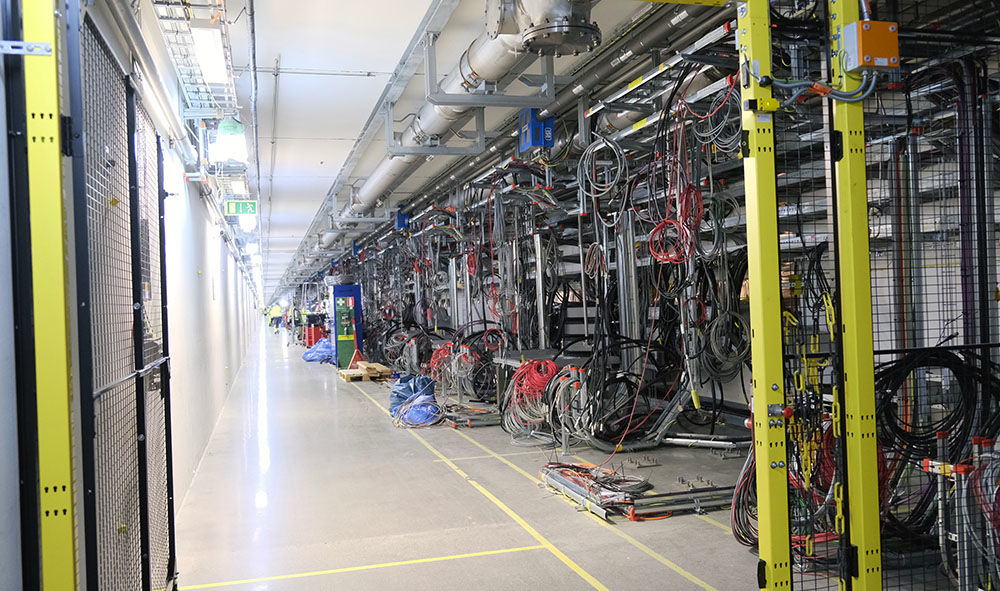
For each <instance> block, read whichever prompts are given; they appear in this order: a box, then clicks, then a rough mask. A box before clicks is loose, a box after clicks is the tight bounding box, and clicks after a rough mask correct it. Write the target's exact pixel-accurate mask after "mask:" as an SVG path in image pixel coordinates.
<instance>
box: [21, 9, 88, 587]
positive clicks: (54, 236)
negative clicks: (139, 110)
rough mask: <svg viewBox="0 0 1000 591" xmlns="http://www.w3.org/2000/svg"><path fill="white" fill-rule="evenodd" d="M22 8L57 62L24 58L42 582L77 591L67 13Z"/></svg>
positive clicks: (30, 32)
mask: <svg viewBox="0 0 1000 591" xmlns="http://www.w3.org/2000/svg"><path fill="white" fill-rule="evenodd" d="M21 6H22V11H23V15H22V18H23V31H24V40H25V41H28V42H32V43H48V44H50V45H51V47H52V53H51V54H50V55H29V56H25V57H24V82H25V106H26V117H27V127H26V129H27V138H26V139H27V144H28V199H29V201H28V206H29V209H30V212H31V222H30V228H31V285H32V293H33V301H34V310H35V316H34V335H35V337H34V338H35V355H36V361H35V383H36V388H37V393H36V394H37V404H38V476H39V496H40V499H39V500H40V502H39V512H40V515H39V519H40V522H41V562H42V565H41V578H42V587H43V588H45V589H75V588H76V545H75V536H74V526H73V519H74V517H73V456H72V424H71V420H70V417H71V415H70V404H71V402H72V378H71V374H70V359H71V358H70V350H71V349H70V323H69V311H68V308H67V303H68V301H69V283H68V275H67V266H68V262H67V256H68V252H67V247H66V214H65V208H64V203H63V183H62V177H63V166H62V164H63V162H62V160H63V154H62V143H61V137H60V133H59V130H60V120H61V119H60V110H59V59H58V55H59V49H58V48H59V36H58V34H57V21H56V14H57V10H61V6H56V5H55V4H53V3H52V2H51V1H48V2H46V1H44V0H41V1H33V2H23V3H22V5H21Z"/></svg>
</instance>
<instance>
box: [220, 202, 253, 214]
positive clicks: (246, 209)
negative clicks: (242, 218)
mask: <svg viewBox="0 0 1000 591" xmlns="http://www.w3.org/2000/svg"><path fill="white" fill-rule="evenodd" d="M226 215H257V202H256V201H234V200H230V201H226Z"/></svg>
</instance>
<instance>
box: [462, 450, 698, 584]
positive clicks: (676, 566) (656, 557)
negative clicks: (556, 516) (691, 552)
mask: <svg viewBox="0 0 1000 591" xmlns="http://www.w3.org/2000/svg"><path fill="white" fill-rule="evenodd" d="M455 433H458V434H459V435H461V436H462V437H464V438H465V439H467V440H468V441H469V442H470V443H472V444H473V445H475V446H476V447H478V448H479V449H481V450H483V451H484V452H486V453H488V454H489V455H491V456H492V457H494V458H496V459H498V460H500V461H501V462H503V463H504V464H506V465H507V466H509V467H510V468H513V469H514V470H515V471H516V472H517V473H519V474H521V475H522V476H524V477H525V478H527V479H529V480H531V481H532V482H534V483H536V484H541V482H542V481H541V480H539V479H538V478H536V477H535V476H533V475H531V474H529V473H528V472H527V471H525V470H523V469H521V467H520V466H517V465H515V464H514V463H513V462H511V461H510V460H508V459H507V458H505V457H503V456H501V455H500V454H498V453H497V452H495V451H493V450H491V449H490V448H488V447H486V446H485V445H483V444H481V443H479V442H478V441H476V440H475V439H473V438H472V437H470V436H468V435H466V434H465V433H463V432H461V431H457V430H456V431H455ZM574 457H576V458H578V459H580V460H581V461H585V460H583V458H580V457H579V456H574ZM563 498H564V499H565V500H566V502H567V503H569V504H571V505H574V506H575V505H576V503H575V502H574V501H571V500H570V499H566V498H565V497H563ZM586 515H587V517H589V518H590V519H591V520H592V521H593V522H594V523H597V524H598V525H600V526H601V527H603V528H605V529H607V530H608V531H610V532H613V533H614V534H615V535H616V536H618V537H620V538H621V539H623V540H625V541H626V542H628V543H629V544H631V545H632V546H634V547H635V548H637V549H638V550H640V551H642V552H643V553H645V554H646V555H648V556H649V557H650V558H652V559H653V560H656V561H657V562H659V563H660V564H662V565H664V566H666V567H667V568H669V569H671V570H672V571H674V572H676V573H677V574H679V575H681V576H682V577H684V578H685V579H687V580H689V581H691V582H692V583H694V584H695V585H698V586H699V587H701V588H702V589H705V590H706V591H716V590H715V587H712V586H711V585H709V584H708V583H706V582H705V581H702V580H701V579H699V578H698V577H696V576H695V575H693V574H691V573H690V572H688V571H687V570H685V569H684V568H683V567H681V566H680V565H679V564H677V563H676V562H673V561H671V560H669V559H667V558H666V557H664V556H662V555H660V554H658V553H657V552H656V551H655V550H653V549H652V548H650V547H649V546H647V545H645V544H643V543H642V542H640V541H639V540H637V539H635V538H633V537H632V536H630V535H628V534H627V533H625V532H623V531H621V529H619V528H617V527H615V526H614V525H612V524H610V523H608V522H607V521H605V520H603V519H601V518H600V517H598V516H596V515H594V514H593V513H590V512H587V513H586Z"/></svg>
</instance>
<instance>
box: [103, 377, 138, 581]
mask: <svg viewBox="0 0 1000 591" xmlns="http://www.w3.org/2000/svg"><path fill="white" fill-rule="evenodd" d="M135 406H136V405H135V386H134V384H132V383H131V382H127V383H125V384H123V385H120V386H117V387H115V388H113V389H111V390H109V391H107V392H105V393H104V394H102V395H101V396H100V397H99V398H98V399H97V400H96V401H95V403H94V414H95V417H94V420H95V433H96V441H95V442H94V446H95V453H94V464H95V466H94V469H95V470H96V472H97V487H96V497H97V500H96V504H97V557H96V559H97V570H98V580H99V582H100V588H101V589H140V588H141V587H142V585H141V581H142V553H141V550H140V545H139V542H140V535H141V533H140V525H139V511H140V507H139V465H138V460H137V457H136V453H135V442H136V437H137V436H138V433H137V431H136V407H135Z"/></svg>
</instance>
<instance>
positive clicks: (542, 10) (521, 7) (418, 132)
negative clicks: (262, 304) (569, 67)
mask: <svg viewBox="0 0 1000 591" xmlns="http://www.w3.org/2000/svg"><path fill="white" fill-rule="evenodd" d="M514 4H515V3H514V2H512V1H510V0H491V1H490V2H488V3H487V27H486V30H485V31H484V32H483V33H482V34H481V35H480V36H479V37H478V38H476V40H475V41H473V42H472V45H470V46H469V49H468V50H466V51H465V53H463V54H462V56H461V57H460V58H459V60H458V64H456V65H455V67H454V68H452V70H451V71H450V72H449V73H448V74H447V75H446V76H444V77H443V78H442V79H441V84H440V86H441V91H442V92H445V93H449V94H452V93H454V94H458V93H462V92H472V91H474V90H476V89H477V88H479V87H480V86H481V85H482V84H483V82H484V81H496V80H499V79H500V78H502V77H503V76H505V75H506V74H507V73H508V72H510V70H511V68H513V67H514V64H515V63H516V62H517V59H518V57H519V54H522V53H523V52H524V51H525V50H526V48H530V50H532V51H537V52H539V53H541V54H545V53H553V54H555V53H558V52H559V51H560V48H562V50H563V51H567V52H578V51H580V50H583V49H593V47H595V46H596V45H597V44H598V43H600V31H599V29H597V25H595V24H592V23H590V22H589V21H590V2H589V1H586V0H521V1H520V2H517V3H516V4H517V8H516V9H515V7H514ZM508 31H510V32H508ZM514 31H517V32H516V33H515V32H514ZM560 43H561V44H560ZM468 109H469V107H458V106H437V105H432V104H430V103H426V104H424V106H423V107H422V108H421V109H420V112H419V113H418V114H417V116H416V118H414V120H413V122H412V123H411V124H410V126H409V127H407V128H406V130H405V131H404V132H403V134H402V136H401V137H400V144H401V145H402V146H410V147H416V146H421V145H423V144H424V143H425V142H426V141H427V139H429V138H431V137H432V136H438V135H441V134H443V133H445V132H447V131H448V130H449V129H451V128H452V126H454V125H455V122H456V121H457V120H458V119H459V118H460V117H461V116H462V114H463V113H465V112H466V111H467V110H468ZM416 159H417V156H411V155H407V156H386V158H385V159H384V160H382V162H381V163H379V165H378V166H377V167H376V168H375V170H374V171H372V173H371V175H369V177H368V179H367V180H366V181H365V183H364V184H363V185H362V186H361V188H360V189H359V190H358V194H357V196H356V202H355V203H351V204H348V205H347V206H346V207H344V209H343V210H342V211H341V213H340V216H339V217H342V218H349V217H357V216H359V215H362V214H364V213H367V212H369V211H371V210H372V208H373V207H374V206H375V203H376V202H377V201H378V199H379V197H381V196H382V195H384V194H385V193H386V191H388V190H389V188H390V187H391V186H392V185H393V183H394V182H395V181H396V180H397V179H398V178H399V177H400V176H402V175H403V174H404V173H405V172H406V170H407V169H408V168H409V166H410V165H411V164H412V163H414V162H415V161H416ZM338 235H339V233H338V232H336V231H331V232H327V233H326V234H324V235H323V236H322V237H321V238H320V243H321V244H322V245H323V247H324V248H329V246H330V245H332V244H333V243H334V241H335V240H336V238H337V236H338Z"/></svg>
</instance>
